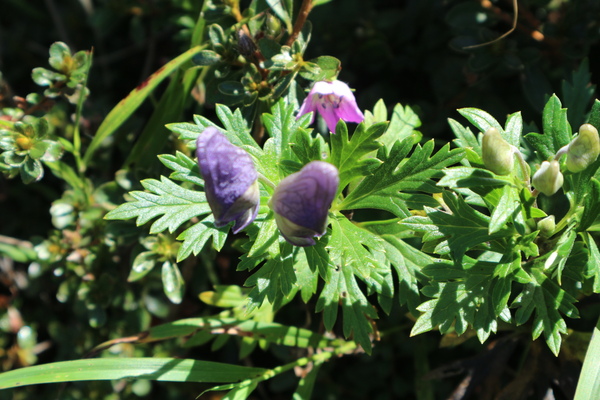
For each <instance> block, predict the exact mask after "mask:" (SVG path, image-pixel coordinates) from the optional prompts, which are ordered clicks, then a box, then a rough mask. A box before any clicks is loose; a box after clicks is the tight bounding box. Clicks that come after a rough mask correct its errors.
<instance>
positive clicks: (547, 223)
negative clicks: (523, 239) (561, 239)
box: [537, 215, 556, 238]
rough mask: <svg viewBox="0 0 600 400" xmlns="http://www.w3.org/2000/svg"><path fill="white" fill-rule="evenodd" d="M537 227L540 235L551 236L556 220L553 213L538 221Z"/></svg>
mask: <svg viewBox="0 0 600 400" xmlns="http://www.w3.org/2000/svg"><path fill="white" fill-rule="evenodd" d="M537 228H538V230H539V231H540V236H541V237H543V238H549V237H550V236H552V235H553V234H554V231H555V230H556V220H555V219H554V215H549V216H547V217H546V218H544V219H541V220H540V221H538V223H537Z"/></svg>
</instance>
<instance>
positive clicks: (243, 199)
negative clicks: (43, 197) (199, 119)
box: [196, 127, 260, 233]
mask: <svg viewBox="0 0 600 400" xmlns="http://www.w3.org/2000/svg"><path fill="white" fill-rule="evenodd" d="M196 145H197V147H196V155H197V156H198V165H199V166H200V173H201V174H202V178H203V179H204V192H205V193H206V200H207V201H208V205H209V206H210V209H211V210H212V212H213V215H214V217H215V226H217V227H221V226H225V225H227V224H228V223H229V222H231V221H235V222H234V225H233V229H232V231H233V233H238V232H239V231H240V230H242V229H244V228H245V227H246V226H248V224H250V223H251V222H252V221H254V218H256V214H258V207H259V206H260V192H259V189H258V182H257V178H258V174H257V172H256V168H255V167H254V163H253V162H252V158H250V155H249V154H248V153H246V152H245V151H244V150H242V149H241V148H239V147H237V146H234V145H233V144H231V142H229V140H228V139H227V137H226V136H225V135H223V134H222V133H221V132H220V131H219V130H218V129H217V128H215V127H208V128H206V129H205V130H204V131H203V132H202V133H201V134H200V135H199V136H198V139H197V141H196Z"/></svg>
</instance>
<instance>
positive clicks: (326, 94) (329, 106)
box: [298, 80, 365, 133]
mask: <svg viewBox="0 0 600 400" xmlns="http://www.w3.org/2000/svg"><path fill="white" fill-rule="evenodd" d="M315 111H318V112H319V114H321V116H322V117H323V119H324V120H325V123H326V124H327V128H329V130H330V131H331V132H333V133H335V127H336V125H337V123H338V122H339V120H340V119H341V120H344V121H346V122H356V123H360V122H362V121H363V120H364V119H365V116H364V115H363V113H362V111H360V109H359V108H358V105H357V104H356V99H355V98H354V94H353V93H352V91H351V90H350V88H349V87H348V85H346V84H345V83H344V82H341V81H338V80H335V81H333V82H328V81H320V82H316V83H315V84H314V85H313V87H312V89H311V90H310V92H309V93H308V96H306V99H304V102H303V103H302V106H301V107H300V110H299V111H298V117H300V116H302V115H304V114H308V113H309V112H312V113H313V119H312V121H314V117H315V114H314V113H315Z"/></svg>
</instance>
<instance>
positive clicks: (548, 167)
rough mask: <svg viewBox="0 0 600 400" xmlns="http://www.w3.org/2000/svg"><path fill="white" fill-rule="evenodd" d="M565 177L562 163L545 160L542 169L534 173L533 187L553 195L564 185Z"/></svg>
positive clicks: (547, 194)
mask: <svg viewBox="0 0 600 400" xmlns="http://www.w3.org/2000/svg"><path fill="white" fill-rule="evenodd" d="M563 181H564V177H563V174H562V173H561V172H560V164H559V163H558V161H556V160H552V161H550V162H548V161H544V162H543V163H542V165H540V169H538V170H537V171H536V173H535V174H533V179H532V183H533V187H535V188H536V189H537V190H538V191H540V192H542V193H544V194H545V195H546V196H552V195H553V194H554V193H556V192H558V189H560V188H561V187H562V185H563Z"/></svg>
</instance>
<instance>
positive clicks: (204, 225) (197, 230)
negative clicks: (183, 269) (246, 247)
mask: <svg viewBox="0 0 600 400" xmlns="http://www.w3.org/2000/svg"><path fill="white" fill-rule="evenodd" d="M228 231H229V226H223V227H221V228H217V227H216V226H215V225H214V217H213V216H212V214H211V215H209V216H208V217H206V218H204V219H203V220H202V221H200V222H197V223H195V224H194V225H192V226H191V227H189V228H187V229H186V230H185V231H183V232H182V233H181V234H180V235H179V236H178V237H177V240H182V241H183V243H182V244H181V246H180V247H179V251H178V252H177V262H179V261H182V260H185V259H186V258H188V257H189V256H190V254H192V253H193V254H194V255H195V256H196V255H198V254H199V253H200V252H201V251H202V249H203V248H204V245H206V243H207V242H208V240H209V239H210V238H211V237H212V245H213V247H214V249H215V250H217V251H219V250H221V249H222V248H223V245H225V240H226V239H227V232H228Z"/></svg>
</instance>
